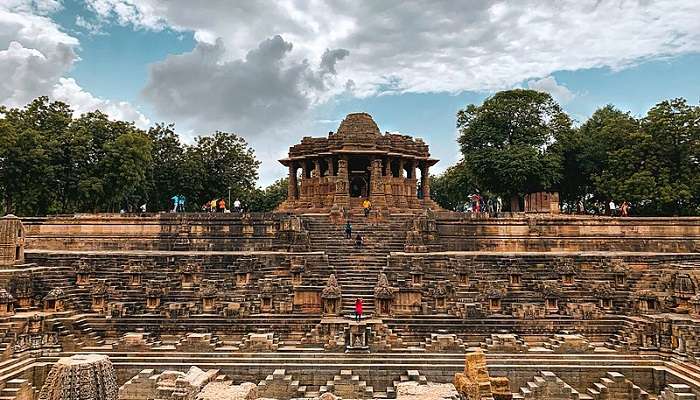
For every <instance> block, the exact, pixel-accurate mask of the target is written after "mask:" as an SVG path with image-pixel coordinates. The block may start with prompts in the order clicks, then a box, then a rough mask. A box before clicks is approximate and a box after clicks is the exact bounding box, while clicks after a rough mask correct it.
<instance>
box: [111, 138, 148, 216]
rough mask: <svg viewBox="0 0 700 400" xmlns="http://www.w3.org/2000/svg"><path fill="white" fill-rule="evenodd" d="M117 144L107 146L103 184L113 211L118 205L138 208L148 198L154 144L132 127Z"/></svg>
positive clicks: (113, 142)
mask: <svg viewBox="0 0 700 400" xmlns="http://www.w3.org/2000/svg"><path fill="white" fill-rule="evenodd" d="M125 128H126V129H128V128H131V130H130V131H126V132H124V133H123V134H121V135H119V136H118V137H117V138H116V139H115V140H114V141H111V142H107V143H105V153H106V155H105V159H104V171H105V176H104V181H105V183H106V184H107V185H106V189H107V190H105V194H106V198H105V200H106V201H107V203H106V204H109V209H110V210H115V207H114V206H115V205H118V206H119V207H124V208H126V209H127V210H130V209H135V208H137V207H138V205H139V204H141V203H143V202H144V201H145V198H146V192H147V189H148V185H147V181H146V178H147V172H148V171H149V170H150V169H151V160H152V158H151V141H150V139H149V137H148V136H147V135H146V134H145V133H144V132H141V131H138V130H136V129H135V128H133V127H125Z"/></svg>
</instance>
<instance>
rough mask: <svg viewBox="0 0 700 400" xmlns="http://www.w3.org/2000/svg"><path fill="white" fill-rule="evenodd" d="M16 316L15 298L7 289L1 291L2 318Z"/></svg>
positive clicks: (0, 315) (0, 307)
mask: <svg viewBox="0 0 700 400" xmlns="http://www.w3.org/2000/svg"><path fill="white" fill-rule="evenodd" d="M11 315H15V298H14V297H12V295H11V294H10V293H9V292H8V291H7V290H5V289H0V317H7V316H11Z"/></svg>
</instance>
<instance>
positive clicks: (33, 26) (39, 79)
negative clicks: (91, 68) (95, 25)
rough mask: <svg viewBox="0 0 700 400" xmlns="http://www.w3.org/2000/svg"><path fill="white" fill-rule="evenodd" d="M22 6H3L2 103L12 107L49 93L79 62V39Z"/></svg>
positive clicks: (0, 14) (0, 23)
mask: <svg viewBox="0 0 700 400" xmlns="http://www.w3.org/2000/svg"><path fill="white" fill-rule="evenodd" d="M21 3H22V2H12V3H9V2H8V3H3V4H0V76H2V77H3V79H2V80H0V104H6V105H9V106H19V105H24V104H26V103H27V102H29V101H31V100H32V99H34V98H35V97H37V96H41V95H46V94H47V93H49V91H50V90H51V88H52V87H53V85H54V84H55V83H56V82H57V81H58V78H59V77H61V76H63V75H64V74H65V73H66V72H68V71H69V70H70V68H71V67H72V66H73V63H74V62H75V61H76V60H77V59H78V57H77V55H76V53H75V49H76V48H77V46H78V40H77V39H76V38H74V37H72V36H70V35H68V34H66V33H64V32H62V31H61V30H60V28H59V27H58V25H56V24H55V23H54V22H53V21H52V20H51V19H50V18H48V17H46V16H42V15H37V14H32V13H31V12H28V11H25V10H27V9H28V8H27V7H29V6H31V4H33V3H27V2H24V3H23V4H21ZM27 4H29V6H27ZM36 4H38V2H36ZM47 4H48V3H47ZM35 6H36V7H38V5H35ZM10 7H12V8H10ZM43 7H49V6H48V5H45V6H43Z"/></svg>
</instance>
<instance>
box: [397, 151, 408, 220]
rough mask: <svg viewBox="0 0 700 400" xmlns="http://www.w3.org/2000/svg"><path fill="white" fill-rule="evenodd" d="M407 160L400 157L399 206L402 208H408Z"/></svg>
mask: <svg viewBox="0 0 700 400" xmlns="http://www.w3.org/2000/svg"><path fill="white" fill-rule="evenodd" d="M404 162H405V160H404V159H403V158H400V159H399V176H398V178H397V180H398V185H397V186H398V188H397V191H398V196H399V198H398V200H399V207H400V208H404V209H405V208H408V199H407V197H406V180H407V178H404V176H403V174H404V166H405V164H404Z"/></svg>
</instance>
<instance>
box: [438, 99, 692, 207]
mask: <svg viewBox="0 0 700 400" xmlns="http://www.w3.org/2000/svg"><path fill="white" fill-rule="evenodd" d="M457 127H458V128H459V131H460V136H459V139H458V141H459V144H460V146H461V151H462V156H463V159H462V160H461V161H460V162H459V163H458V164H456V165H455V166H453V167H450V168H448V169H447V171H446V172H445V173H444V174H442V175H440V176H438V177H436V178H435V179H434V183H433V187H434V189H433V194H434V196H433V197H434V198H435V200H436V201H437V202H438V203H439V204H441V205H442V206H443V207H446V208H450V209H456V206H457V205H458V204H459V203H460V202H462V201H463V199H464V198H465V197H466V196H468V194H469V193H471V192H472V191H474V192H481V193H482V194H483V193H488V192H490V193H493V194H495V195H500V196H521V195H523V194H526V193H530V192H536V191H542V190H546V191H558V192H560V198H561V201H562V204H563V206H564V209H565V210H573V209H576V205H577V204H584V207H585V208H586V209H587V211H589V212H603V211H604V210H605V209H606V207H607V206H608V203H609V202H611V201H612V202H614V203H616V204H617V205H619V204H621V203H622V202H624V201H627V202H629V203H630V204H631V205H632V207H633V212H634V213H636V214H637V215H698V214H700V106H693V105H689V104H688V103H687V101H686V100H684V99H672V100H666V101H662V102H660V103H658V104H657V105H655V106H654V107H652V108H651V109H650V110H649V111H648V112H647V114H646V116H644V117H642V118H636V117H634V116H632V115H631V114H630V113H629V112H624V111H621V110H619V109H617V108H615V107H613V106H612V105H606V106H604V107H601V108H599V109H598V110H596V111H595V112H594V113H593V114H592V115H591V117H590V118H588V119H587V120H586V121H584V122H583V123H582V124H581V125H580V126H578V127H575V126H573V124H572V120H571V118H570V117H569V116H568V115H567V114H566V113H565V112H563V111H562V110H561V107H560V106H559V105H558V104H557V103H556V102H555V101H554V100H553V99H552V97H551V96H550V95H548V94H546V93H542V92H536V91H533V90H522V89H516V90H508V91H503V92H499V93H496V94H495V95H493V96H492V97H489V98H487V99H486V100H485V101H484V102H483V104H481V105H473V104H472V105H468V106H467V107H466V108H465V109H464V110H461V111H459V112H458V114H457Z"/></svg>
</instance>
